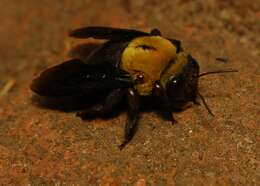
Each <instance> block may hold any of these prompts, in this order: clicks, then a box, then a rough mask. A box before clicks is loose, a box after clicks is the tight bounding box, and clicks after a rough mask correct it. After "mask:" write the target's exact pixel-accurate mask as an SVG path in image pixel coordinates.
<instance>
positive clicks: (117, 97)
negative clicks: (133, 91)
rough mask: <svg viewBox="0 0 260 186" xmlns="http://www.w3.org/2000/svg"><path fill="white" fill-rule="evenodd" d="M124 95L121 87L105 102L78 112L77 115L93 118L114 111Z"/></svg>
mask: <svg viewBox="0 0 260 186" xmlns="http://www.w3.org/2000/svg"><path fill="white" fill-rule="evenodd" d="M123 95H124V91H123V90H122V89H121V88H118V89H115V90H113V91H112V92H111V93H110V94H109V95H108V96H107V97H106V99H105V101H104V103H103V104H98V105H95V106H93V107H91V108H89V109H86V110H84V111H81V112H78V113H77V114H76V115H77V116H78V117H80V118H82V119H92V118H95V117H98V116H104V115H106V114H108V113H110V112H112V111H113V109H114V108H115V107H116V106H117V105H118V104H119V102H120V101H121V100H122V98H123Z"/></svg>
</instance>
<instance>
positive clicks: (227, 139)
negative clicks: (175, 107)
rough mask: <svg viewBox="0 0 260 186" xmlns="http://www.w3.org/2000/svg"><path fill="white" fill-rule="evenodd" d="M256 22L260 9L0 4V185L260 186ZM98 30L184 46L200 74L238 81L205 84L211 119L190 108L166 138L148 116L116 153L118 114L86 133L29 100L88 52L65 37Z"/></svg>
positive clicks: (67, 117) (141, 2)
mask: <svg viewBox="0 0 260 186" xmlns="http://www.w3.org/2000/svg"><path fill="white" fill-rule="evenodd" d="M259 22H260V2H259V1H258V0H255V1H248V0H234V1H231V0H207V1H205V0H197V1H192V0H175V1H173V0H163V1H162V0H150V1H149V0H136V1H131V0H125V1H123V0H105V1H103V0H102V1H101V0H85V1H84V0H77V1H72V0H63V1H52V0H42V1H36V0H23V1H15V0H13V1H10V0H1V1H0V24H1V26H0V41H1V42H0V183H1V184H3V185H8V184H9V185H27V184H31V185H54V184H56V185H69V184H74V185H107V186H109V185H113V186H116V185H118V186H119V185H138V186H142V185H158V186H159V185H162V186H163V185H198V186H199V185H243V186H244V185H257V182H258V183H259V157H260V156H259V143H258V142H259V137H260V131H259V101H260V98H259V95H260V92H259V79H260V78H259V75H260V73H259V56H260V53H259V51H260V40H259V39H260V38H259V33H260V25H259ZM257 23H258V24H257ZM94 25H101V26H114V27H123V28H135V29H139V30H143V31H149V30H150V29H151V28H158V29H160V30H161V31H162V33H163V34H164V35H165V36H169V37H173V38H177V39H180V40H181V41H182V43H183V46H184V48H185V50H187V51H189V52H191V54H192V55H193V56H194V57H195V58H196V59H197V60H198V61H199V63H200V66H201V71H202V72H203V71H209V70H218V69H227V68H234V69H238V70H239V73H234V74H222V75H212V76H208V77H207V78H206V77H205V78H202V79H201V80H200V87H199V88H200V91H201V93H202V94H203V95H204V96H205V98H206V100H207V102H208V104H209V106H210V107H211V109H212V110H213V112H214V113H215V115H216V116H215V117H211V116H210V115H209V114H208V113H207V111H206V110H205V108H204V107H203V106H193V107H192V108H189V109H187V110H185V111H183V112H180V113H176V114H175V115H176V118H177V120H178V124H177V125H175V126H171V123H170V122H168V121H165V120H163V119H162V118H161V117H160V116H158V115H157V114H155V113H153V112H147V113H144V114H142V116H141V119H140V122H139V123H140V125H139V130H138V132H137V133H136V136H135V137H134V139H133V140H132V141H131V143H130V144H129V145H128V146H127V147H126V148H125V149H124V150H123V151H119V149H118V144H120V142H121V141H122V138H123V130H124V123H125V119H126V115H125V113H124V112H123V113H122V114H120V115H118V116H116V117H114V118H111V119H99V118H98V119H95V120H93V121H82V120H81V119H80V118H78V117H76V116H75V114H74V113H71V112H69V113H66V112H63V111H60V110H52V109H47V108H42V107H39V106H37V105H36V104H35V103H34V102H33V100H32V98H33V93H32V92H31V91H30V89H29V84H30V82H31V80H32V79H33V77H35V75H36V74H38V73H39V72H40V71H42V70H44V69H45V68H46V67H48V66H52V65H55V64H58V63H60V62H62V61H64V60H66V59H69V58H70V56H69V55H68V53H69V51H70V50H71V49H72V48H73V47H75V46H77V45H78V44H80V43H86V42H89V40H88V41H87V40H75V39H71V38H69V37H68V36H67V33H68V31H69V30H71V29H74V28H78V27H81V26H94ZM92 42H93V41H92ZM215 58H225V59H227V61H225V62H221V61H217V60H215ZM257 147H258V150H257Z"/></svg>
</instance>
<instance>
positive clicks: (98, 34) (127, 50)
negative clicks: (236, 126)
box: [31, 27, 234, 149]
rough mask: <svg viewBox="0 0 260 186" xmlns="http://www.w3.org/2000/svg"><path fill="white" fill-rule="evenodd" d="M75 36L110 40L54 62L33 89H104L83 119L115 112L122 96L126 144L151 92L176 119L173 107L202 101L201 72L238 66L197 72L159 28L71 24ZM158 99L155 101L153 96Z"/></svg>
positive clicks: (60, 92) (65, 92)
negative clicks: (74, 26)
mask: <svg viewBox="0 0 260 186" xmlns="http://www.w3.org/2000/svg"><path fill="white" fill-rule="evenodd" d="M69 36H71V37H74V38H81V39H85V38H94V39H102V40H106V41H105V42H104V43H103V44H102V45H101V46H100V47H98V48H97V49H95V50H94V51H92V52H91V53H90V54H89V55H88V57H87V58H86V59H85V60H81V59H71V60H69V61H66V62H63V63H62V64H59V65H56V66H54V67H51V68H49V69H47V70H45V71H44V72H42V73H41V74H40V76H39V77H37V78H36V79H34V80H33V82H32V84H31V90H32V91H33V92H35V93H37V94H39V95H41V96H45V97H50V98H51V97H54V98H60V97H65V96H75V95H86V96H93V97H94V96H95V95H96V94H98V93H102V92H105V93H106V96H105V97H104V100H103V102H102V103H100V104H96V105H94V106H92V107H88V108H86V109H85V110H83V111H81V112H78V113H77V116H79V117H81V118H82V119H87V118H93V117H99V116H102V115H104V114H107V113H109V112H112V111H113V110H114V109H115V108H116V107H117V106H118V105H120V103H121V102H122V101H123V100H126V102H127V105H128V111H127V122H126V125H125V134H124V140H123V142H122V144H121V145H120V146H119V148H120V149H123V147H125V145H126V144H128V143H129V142H130V141H131V139H132V138H133V136H134V134H135V132H136V126H137V124H138V118H139V112H140V106H141V105H140V104H141V100H142V99H144V98H147V97H149V98H150V99H151V100H152V101H151V103H153V102H157V103H159V105H160V109H161V110H163V111H164V113H165V114H166V116H167V117H168V118H169V119H170V120H171V121H172V123H176V120H175V118H174V116H173V114H172V111H173V110H174V109H183V108H185V105H187V103H190V102H193V103H198V102H197V98H198V97H199V98H200V99H201V100H202V102H203V104H204V105H205V107H206V109H207V110H208V112H209V113H210V114H211V115H213V113H212V112H211V110H210V108H209V107H208V105H207V104H206V102H205V100H204V98H203V96H202V95H201V94H200V93H199V91H198V80H199V78H200V77H202V76H205V75H208V74H213V73H223V72H234V70H221V71H215V72H206V73H202V74H200V73H199V64H198V63H197V61H196V60H195V59H194V58H193V57H192V56H191V55H190V54H189V53H187V52H185V51H184V50H183V48H182V46H181V42H180V41H179V40H176V39H171V38H165V37H162V35H161V32H160V31H159V30H158V29H153V30H151V32H150V33H147V32H142V31H138V30H132V29H120V28H111V27H83V28H79V29H76V30H73V31H71V32H70V33H69ZM153 100H154V101H153Z"/></svg>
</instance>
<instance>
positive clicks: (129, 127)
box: [119, 88, 139, 150]
mask: <svg viewBox="0 0 260 186" xmlns="http://www.w3.org/2000/svg"><path fill="white" fill-rule="evenodd" d="M127 98H128V106H129V108H128V113H127V123H126V125H125V137H124V141H123V143H122V144H121V145H120V146H119V148H120V150H122V149H123V148H124V147H125V146H126V145H127V144H128V143H129V142H130V141H131V139H132V138H133V136H134V134H135V132H136V126H137V121H138V116H139V95H138V93H137V92H136V91H135V90H134V89H133V88H130V89H129V90H128V92H127Z"/></svg>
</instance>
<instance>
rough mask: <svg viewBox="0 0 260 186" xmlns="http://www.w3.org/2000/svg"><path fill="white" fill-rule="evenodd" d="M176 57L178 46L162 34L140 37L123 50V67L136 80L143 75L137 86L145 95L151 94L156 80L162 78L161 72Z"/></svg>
mask: <svg viewBox="0 0 260 186" xmlns="http://www.w3.org/2000/svg"><path fill="white" fill-rule="evenodd" d="M142 46H145V47H142ZM147 47H148V48H147ZM175 58H176V47H175V46H174V45H173V44H172V43H171V42H170V41H169V40H167V39H164V38H162V37H160V36H145V37H138V38H136V39H134V40H132V41H131V42H130V43H129V44H128V46H127V47H126V49H125V50H124V51H123V54H122V61H121V69H123V70H125V71H127V72H129V73H130V74H131V76H132V77H133V78H134V80H136V79H137V76H138V75H143V77H144V78H143V81H142V82H140V83H137V84H136V86H135V88H136V89H137V91H138V93H139V94H140V95H143V96H145V95H149V94H151V92H152V89H153V85H154V82H155V81H156V80H160V76H161V73H162V72H163V71H164V69H165V68H166V67H167V65H168V64H169V62H170V61H171V60H172V59H175Z"/></svg>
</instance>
